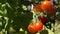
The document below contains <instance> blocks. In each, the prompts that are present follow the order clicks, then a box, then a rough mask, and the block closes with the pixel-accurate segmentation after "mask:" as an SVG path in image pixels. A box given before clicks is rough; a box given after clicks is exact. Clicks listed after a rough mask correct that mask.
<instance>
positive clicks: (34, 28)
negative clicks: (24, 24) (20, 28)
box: [28, 24, 36, 34]
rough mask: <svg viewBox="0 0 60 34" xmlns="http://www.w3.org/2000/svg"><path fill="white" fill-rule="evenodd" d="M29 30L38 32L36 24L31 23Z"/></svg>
mask: <svg viewBox="0 0 60 34" xmlns="http://www.w3.org/2000/svg"><path fill="white" fill-rule="evenodd" d="M28 31H29V32H30V33H32V34H34V33H35V32H36V26H35V24H29V26H28Z"/></svg>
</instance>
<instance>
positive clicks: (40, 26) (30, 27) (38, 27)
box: [28, 22, 43, 34]
mask: <svg viewBox="0 0 60 34" xmlns="http://www.w3.org/2000/svg"><path fill="white" fill-rule="evenodd" d="M42 29H43V24H42V22H36V23H34V24H29V25H28V31H29V32H30V33H33V34H34V33H36V32H38V31H41V30H42Z"/></svg>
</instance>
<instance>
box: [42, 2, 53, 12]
mask: <svg viewBox="0 0 60 34" xmlns="http://www.w3.org/2000/svg"><path fill="white" fill-rule="evenodd" d="M52 6H53V4H52V2H51V1H43V2H42V4H41V8H42V9H43V10H44V11H48V10H49V9H51V7H52Z"/></svg>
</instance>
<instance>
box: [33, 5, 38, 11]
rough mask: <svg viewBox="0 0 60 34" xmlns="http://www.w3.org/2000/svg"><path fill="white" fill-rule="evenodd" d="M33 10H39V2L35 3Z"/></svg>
mask: <svg viewBox="0 0 60 34" xmlns="http://www.w3.org/2000/svg"><path fill="white" fill-rule="evenodd" d="M33 10H34V12H39V4H36V5H34V7H33Z"/></svg>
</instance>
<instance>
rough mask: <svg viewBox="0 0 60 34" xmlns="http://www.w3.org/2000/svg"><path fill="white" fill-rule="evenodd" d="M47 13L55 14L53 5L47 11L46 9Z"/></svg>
mask: <svg viewBox="0 0 60 34" xmlns="http://www.w3.org/2000/svg"><path fill="white" fill-rule="evenodd" d="M47 13H48V15H50V16H51V15H55V14H56V8H55V7H51V9H50V10H49V11H47Z"/></svg>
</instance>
